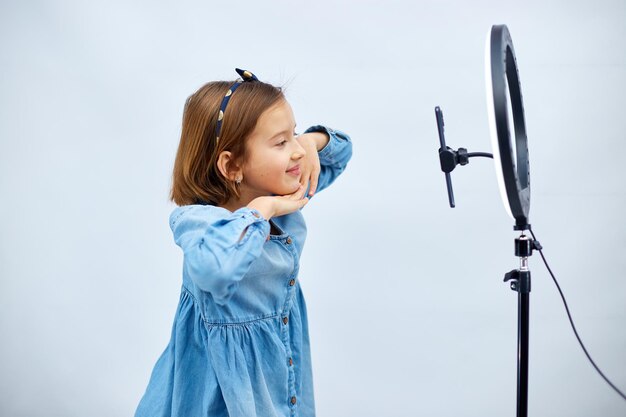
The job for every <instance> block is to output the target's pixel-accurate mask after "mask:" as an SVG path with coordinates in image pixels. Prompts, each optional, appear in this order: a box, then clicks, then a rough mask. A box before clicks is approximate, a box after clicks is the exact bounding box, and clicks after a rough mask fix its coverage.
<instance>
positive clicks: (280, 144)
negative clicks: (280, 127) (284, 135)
mask: <svg viewBox="0 0 626 417" xmlns="http://www.w3.org/2000/svg"><path fill="white" fill-rule="evenodd" d="M285 143H287V141H286V140H283V141H282V142H280V143H279V144H278V146H283V145H284V144H285Z"/></svg>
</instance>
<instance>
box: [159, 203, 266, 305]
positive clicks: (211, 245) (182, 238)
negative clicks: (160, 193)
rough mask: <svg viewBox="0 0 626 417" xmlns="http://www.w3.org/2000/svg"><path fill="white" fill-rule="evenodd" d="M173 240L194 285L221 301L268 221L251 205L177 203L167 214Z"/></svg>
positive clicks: (256, 250) (257, 250)
mask: <svg viewBox="0 0 626 417" xmlns="http://www.w3.org/2000/svg"><path fill="white" fill-rule="evenodd" d="M170 228H171V229H172V232H173V233H174V240H175V242H176V244H177V245H178V246H180V248H181V249H182V250H183V253H184V260H183V271H184V274H185V275H187V276H188V277H189V278H190V279H191V281H192V282H193V283H194V285H195V286H196V287H197V288H198V289H200V290H202V291H205V292H208V293H210V294H211V296H212V297H213V300H214V301H215V303H217V304H218V305H224V304H226V302H227V301H228V300H229V299H230V297H231V296H232V295H233V293H234V292H235V291H236V290H237V286H238V284H239V281H241V279H242V278H243V277H244V275H245V274H246V272H247V271H248V269H249V268H250V265H251V264H252V262H253V261H254V260H255V259H257V258H258V257H259V256H260V255H261V253H262V251H263V244H264V243H265V241H266V238H267V236H268V235H269V229H270V226H269V222H268V221H267V220H265V219H264V218H263V217H262V216H261V214H260V213H259V212H258V211H257V210H254V209H250V208H248V207H242V208H240V209H239V210H236V211H234V212H232V213H231V212H230V211H228V210H226V209H223V208H221V207H215V206H209V205H206V206H205V205H191V206H183V207H179V208H177V209H175V210H174V212H172V215H171V216H170Z"/></svg>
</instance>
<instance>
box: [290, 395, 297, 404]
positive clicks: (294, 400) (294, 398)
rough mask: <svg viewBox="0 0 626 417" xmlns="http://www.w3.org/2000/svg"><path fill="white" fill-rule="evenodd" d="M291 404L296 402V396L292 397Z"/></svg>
mask: <svg viewBox="0 0 626 417" xmlns="http://www.w3.org/2000/svg"><path fill="white" fill-rule="evenodd" d="M291 404H294V405H295V404H296V397H291Z"/></svg>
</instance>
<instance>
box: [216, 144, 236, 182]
mask: <svg viewBox="0 0 626 417" xmlns="http://www.w3.org/2000/svg"><path fill="white" fill-rule="evenodd" d="M217 168H218V169H219V170H220V172H221V173H222V175H223V176H224V178H228V179H229V180H231V181H235V180H236V179H237V178H240V177H241V168H240V167H239V166H238V165H237V163H236V162H235V161H234V160H233V154H232V153H231V152H230V151H222V153H220V155H219V156H218V157H217Z"/></svg>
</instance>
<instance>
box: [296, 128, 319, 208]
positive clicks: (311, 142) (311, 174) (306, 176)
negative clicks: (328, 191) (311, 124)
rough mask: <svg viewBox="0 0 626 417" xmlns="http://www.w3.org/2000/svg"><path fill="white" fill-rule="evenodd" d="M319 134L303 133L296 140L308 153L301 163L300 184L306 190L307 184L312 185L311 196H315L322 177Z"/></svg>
mask: <svg viewBox="0 0 626 417" xmlns="http://www.w3.org/2000/svg"><path fill="white" fill-rule="evenodd" d="M317 134H319V133H303V134H301V135H300V136H298V137H296V140H297V141H298V143H299V144H300V146H302V147H303V148H304V150H305V151H306V155H305V156H304V157H303V158H302V161H301V163H300V170H301V171H302V176H301V177H300V184H302V185H303V186H304V189H305V190H306V185H307V183H310V184H311V186H310V188H309V196H311V197H312V196H313V194H315V191H316V190H317V180H318V178H319V176H320V158H319V156H318V154H317V142H316V140H315V135H317Z"/></svg>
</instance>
